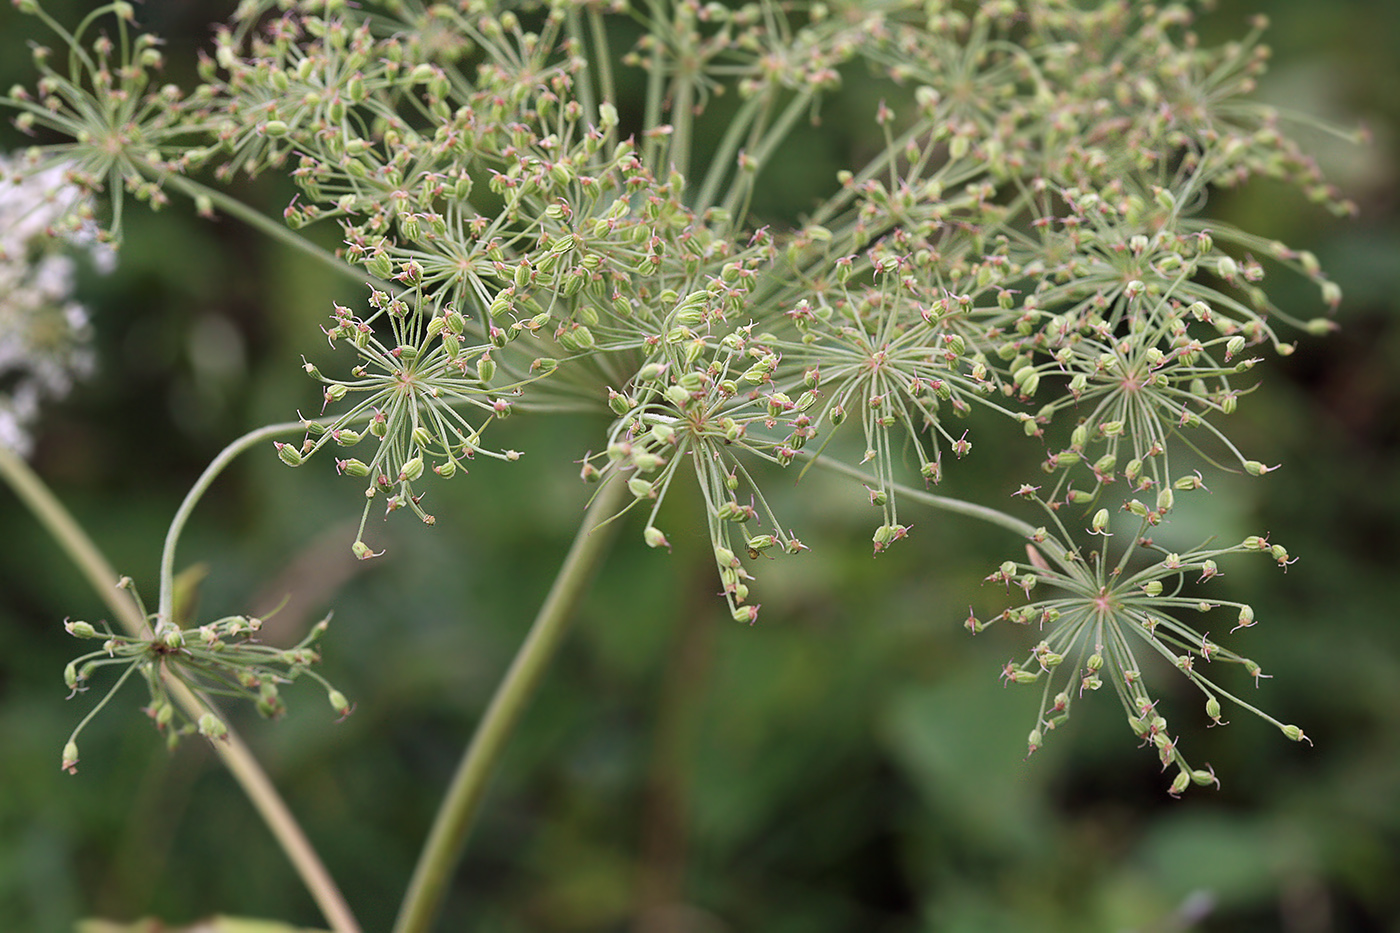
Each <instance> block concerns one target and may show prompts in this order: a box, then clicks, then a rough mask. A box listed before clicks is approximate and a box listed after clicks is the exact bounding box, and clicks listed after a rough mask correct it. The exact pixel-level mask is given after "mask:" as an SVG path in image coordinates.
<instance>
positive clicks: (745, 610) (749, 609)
mask: <svg viewBox="0 0 1400 933" xmlns="http://www.w3.org/2000/svg"><path fill="white" fill-rule="evenodd" d="M733 616H734V621H735V622H747V623H749V624H750V625H753V624H754V623H755V622H757V621H758V607H757V606H736V607H735V609H734V612H733Z"/></svg>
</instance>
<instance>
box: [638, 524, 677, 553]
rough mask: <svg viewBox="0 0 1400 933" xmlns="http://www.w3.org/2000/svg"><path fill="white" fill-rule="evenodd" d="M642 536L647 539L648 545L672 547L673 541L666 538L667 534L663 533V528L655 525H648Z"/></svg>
mask: <svg viewBox="0 0 1400 933" xmlns="http://www.w3.org/2000/svg"><path fill="white" fill-rule="evenodd" d="M642 537H643V538H644V539H645V540H646V543H647V547H664V548H670V546H671V543H670V542H669V541H667V540H666V536H665V535H664V534H662V533H661V529H659V528H657V527H656V526H654V525H648V526H647V527H646V528H645V529H644V530H643V531H642Z"/></svg>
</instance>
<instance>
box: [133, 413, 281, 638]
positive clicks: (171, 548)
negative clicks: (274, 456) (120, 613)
mask: <svg viewBox="0 0 1400 933" xmlns="http://www.w3.org/2000/svg"><path fill="white" fill-rule="evenodd" d="M304 430H306V422H304V421H284V422H282V423H280V424H270V425H268V426H267V427H263V428H258V429H257V430H255V431H249V432H248V433H247V434H245V435H243V436H242V437H240V438H239V439H238V440H236V441H234V442H233V443H232V444H229V445H228V446H227V447H225V448H224V449H223V450H221V451H219V455H218V456H217V457H215V458H214V459H213V460H212V461H211V462H210V463H209V465H208V466H207V467H205V468H204V472H203V473H201V474H200V475H199V479H197V480H195V482H194V485H193V486H191V487H190V491H189V492H187V493H185V501H183V502H181V503H180V508H179V509H177V510H176V511H175V517H174V518H173V519H171V520H170V530H168V531H167V532H166V533H165V548H164V550H163V551H162V552H161V555H160V607H159V608H158V609H157V610H156V618H157V619H160V620H162V621H164V620H167V619H168V620H170V621H174V619H175V546H176V545H177V544H179V543H180V535H181V533H183V532H184V530H185V523H186V522H187V521H189V518H190V513H191V512H193V511H194V507H195V505H197V504H198V503H199V500H200V498H201V497H202V496H203V495H204V493H205V492H206V491H207V490H208V489H209V485H210V484H211V483H213V482H214V480H215V479H216V478H217V477H218V475H219V474H220V473H222V472H223V471H224V467H226V466H228V465H229V464H230V463H231V462H233V459H234V458H235V457H237V456H238V455H239V454H241V453H243V452H244V451H245V450H247V449H248V448H249V447H252V446H253V445H254V444H258V443H261V442H262V441H265V440H270V439H271V438H274V437H281V436H282V435H285V434H294V433H296V432H297V431H304Z"/></svg>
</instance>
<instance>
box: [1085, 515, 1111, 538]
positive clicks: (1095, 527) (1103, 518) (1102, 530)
mask: <svg viewBox="0 0 1400 933" xmlns="http://www.w3.org/2000/svg"><path fill="white" fill-rule="evenodd" d="M1089 533H1090V534H1096V535H1105V536H1107V535H1108V534H1109V532H1108V509H1099V510H1098V511H1097V512H1095V513H1094V518H1093V520H1092V521H1091V522H1090V525H1089Z"/></svg>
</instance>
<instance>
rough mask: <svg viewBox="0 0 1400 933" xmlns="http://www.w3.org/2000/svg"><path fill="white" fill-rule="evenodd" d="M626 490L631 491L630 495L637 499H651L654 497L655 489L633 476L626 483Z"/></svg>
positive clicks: (638, 477)
mask: <svg viewBox="0 0 1400 933" xmlns="http://www.w3.org/2000/svg"><path fill="white" fill-rule="evenodd" d="M627 488H628V489H629V490H630V491H631V493H632V495H634V496H636V497H637V498H638V499H652V498H655V497H656V489H655V487H654V486H652V484H651V483H649V482H647V481H646V480H644V479H642V478H641V477H640V476H634V477H632V478H631V479H629V480H628V481H627Z"/></svg>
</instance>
